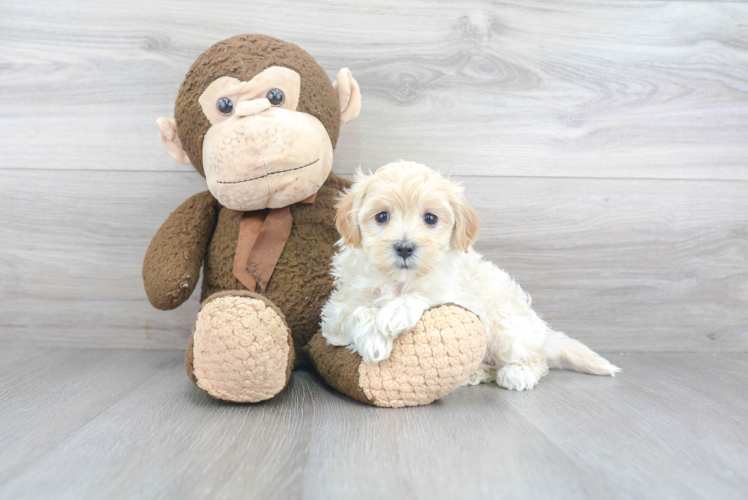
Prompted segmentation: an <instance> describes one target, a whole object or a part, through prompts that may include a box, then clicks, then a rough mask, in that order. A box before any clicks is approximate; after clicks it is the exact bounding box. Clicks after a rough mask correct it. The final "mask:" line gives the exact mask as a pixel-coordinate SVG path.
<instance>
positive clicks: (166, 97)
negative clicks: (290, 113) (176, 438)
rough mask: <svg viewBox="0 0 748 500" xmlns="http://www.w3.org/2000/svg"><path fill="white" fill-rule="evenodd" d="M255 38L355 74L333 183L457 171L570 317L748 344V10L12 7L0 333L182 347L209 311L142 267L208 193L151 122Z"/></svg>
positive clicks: (556, 307)
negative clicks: (172, 225) (162, 235)
mask: <svg viewBox="0 0 748 500" xmlns="http://www.w3.org/2000/svg"><path fill="white" fill-rule="evenodd" d="M244 32H256V33H265V34H269V35H273V36H277V37H279V38H283V39H286V40H288V41H291V42H294V43H297V44H299V45H300V46H302V47H303V48H305V49H306V50H308V51H309V52H310V53H311V54H312V55H313V56H315V57H316V58H317V60H318V61H319V62H320V64H321V65H322V66H323V67H324V68H325V69H326V70H327V71H328V74H329V75H330V77H331V78H332V77H334V76H335V74H336V73H337V70H338V69H339V68H340V67H343V66H347V67H349V68H351V70H352V71H353V73H354V75H355V76H356V78H357V80H358V81H359V83H360V85H361V89H362V92H363V96H364V106H363V111H362V113H361V116H360V118H359V119H358V120H356V121H354V122H352V123H350V124H348V125H347V126H346V127H345V128H344V130H343V132H342V134H341V138H340V140H339V146H338V150H337V151H336V157H335V165H334V170H335V171H336V172H338V173H339V174H342V175H345V176H350V175H351V173H352V172H353V171H354V169H355V168H356V167H357V166H359V165H361V166H363V167H364V168H372V169H375V168H376V167H378V166H381V165H383V164H385V163H388V162H390V161H393V160H397V159H399V158H406V159H410V160H415V161H419V162H422V163H425V164H427V165H429V166H431V167H433V168H436V169H441V170H443V171H445V172H448V173H451V174H452V177H453V178H454V179H456V180H459V181H461V182H463V184H464V185H465V187H466V189H467V192H468V194H469V196H470V199H471V200H472V201H473V203H474V204H475V206H476V207H477V208H478V209H479V211H480V214H481V216H482V218H483V228H482V238H481V240H480V243H479V244H478V245H477V247H478V249H479V250H481V251H482V252H484V253H485V255H486V256H488V257H490V258H491V259H493V260H494V261H495V262H497V263H498V264H499V265H501V266H502V267H504V268H506V269H507V270H508V271H509V272H510V273H512V274H513V275H514V276H515V277H516V278H517V280H518V281H519V282H520V283H521V284H523V286H524V287H525V288H526V290H528V291H529V292H530V293H531V294H532V295H533V297H534V303H535V307H536V309H537V310H538V311H539V312H540V313H541V314H542V315H543V316H544V317H545V318H546V319H547V320H549V321H550V322H551V323H552V324H553V325H554V326H555V327H557V328H558V329H563V330H564V331H566V332H567V333H569V334H571V335H572V336H575V337H577V338H579V339H580V340H583V341H585V342H587V343H589V344H590V345H591V346H593V347H594V348H596V349H600V350H608V351H611V350H622V351H745V350H747V349H748V5H746V4H741V3H729V2H706V1H704V2H700V1H695V2H682V1H677V2H670V1H664V2H649V1H629V0H620V1H607V2H596V1H564V2H559V1H550V0H549V1H537V0H531V1H520V0H517V1H506V2H489V1H482V0H467V1H463V2H453V1H426V0H414V1H410V2H401V1H392V0H386V1H382V2H366V1H350V2H342V1H335V0H329V1H319V2H301V1H297V0H292V1H279V0H275V1H272V2H270V1H255V2H246V1H242V2H229V1H218V2H195V1H181V2H154V1H150V0H148V1H146V0H130V1H128V2H119V3H117V4H114V3H104V4H102V3H99V2H92V1H87V0H82V1H77V2H70V3H65V4H64V5H63V4H58V3H55V2H37V1H25V2H2V4H0V152H1V153H2V154H1V155H0V343H11V342H12V343H23V344H31V345H42V344H53V345H78V346H111V347H136V348H183V347H184V345H185V342H186V339H187V337H188V335H189V333H190V330H191V324H192V322H193V320H194V315H195V312H196V310H197V306H198V303H197V297H193V298H192V299H191V300H190V301H189V302H188V303H187V304H185V305H184V306H182V307H181V308H179V309H177V310H175V311H171V312H161V311H157V310H155V309H153V308H152V307H151V306H150V305H149V304H148V302H147V300H146V297H145V293H144V291H143V287H142V282H141V278H140V269H141V264H142V258H143V254H144V252H145V249H146V247H147V245H148V242H149V241H150V238H151V236H152V235H153V234H154V233H155V231H156V230H157V229H158V227H159V225H160V224H161V222H163V220H164V219H165V218H166V217H167V216H168V214H169V213H170V212H171V211H172V210H173V209H174V208H176V207H177V206H178V205H179V204H180V203H181V202H182V201H183V200H184V199H185V198H187V197H188V196H189V195H191V194H193V193H195V192H198V191H201V190H203V189H204V181H203V180H202V178H201V177H199V176H198V175H197V174H196V173H195V172H194V171H192V170H191V169H190V168H186V167H184V166H182V165H179V164H177V163H175V162H173V161H172V160H171V159H170V158H169V157H168V155H167V154H166V152H165V151H164V150H163V149H162V146H161V144H160V143H159V141H158V139H157V137H156V129H155V119H156V118H158V117H160V116H172V110H173V103H174V99H175V97H176V93H177V89H178V87H179V84H180V82H181V80H182V78H183V77H184V74H185V72H186V71H187V69H188V68H189V66H190V64H191V63H192V62H193V61H194V59H195V58H196V57H197V55H198V54H200V53H201V52H202V51H203V50H205V49H206V48H207V47H209V46H210V45H211V44H212V43H214V42H216V41H218V40H220V39H223V38H227V37H229V36H232V35H234V34H238V33H244Z"/></svg>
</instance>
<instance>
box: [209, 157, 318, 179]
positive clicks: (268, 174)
mask: <svg viewBox="0 0 748 500" xmlns="http://www.w3.org/2000/svg"><path fill="white" fill-rule="evenodd" d="M318 161H319V158H317V159H316V160H314V161H313V162H311V163H307V164H306V165H302V166H300V167H294V168H289V169H286V170H279V171H278V172H269V173H267V174H264V175H260V176H257V177H252V178H251V179H244V180H243V181H216V182H217V183H218V184H241V183H242V182H251V181H257V180H260V179H264V178H265V177H270V176H271V175H278V174H285V173H286V172H293V171H294V170H301V169H302V168H307V167H311V166H312V165H314V164H315V163H317V162H318Z"/></svg>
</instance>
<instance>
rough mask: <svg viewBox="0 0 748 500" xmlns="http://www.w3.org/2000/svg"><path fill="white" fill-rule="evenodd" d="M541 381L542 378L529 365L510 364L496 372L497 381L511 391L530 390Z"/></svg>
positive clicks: (500, 385)
mask: <svg viewBox="0 0 748 500" xmlns="http://www.w3.org/2000/svg"><path fill="white" fill-rule="evenodd" d="M539 381H540V378H538V376H537V375H535V373H533V371H532V370H531V369H530V367H528V366H520V365H508V366H504V367H502V368H500V369H499V371H497V372H496V383H497V384H498V385H499V387H503V388H504V389H509V390H510V391H524V390H525V389H527V390H530V389H532V388H533V387H535V386H536V385H538V382H539Z"/></svg>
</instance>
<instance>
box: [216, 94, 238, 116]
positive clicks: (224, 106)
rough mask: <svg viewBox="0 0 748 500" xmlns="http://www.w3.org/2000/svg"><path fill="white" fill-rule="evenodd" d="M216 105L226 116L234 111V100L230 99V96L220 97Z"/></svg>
mask: <svg viewBox="0 0 748 500" xmlns="http://www.w3.org/2000/svg"><path fill="white" fill-rule="evenodd" d="M216 107H217V108H218V112H219V113H221V114H222V115H225V116H230V115H231V114H233V113H234V101H232V100H231V99H229V98H228V97H221V98H220V99H218V102H216Z"/></svg>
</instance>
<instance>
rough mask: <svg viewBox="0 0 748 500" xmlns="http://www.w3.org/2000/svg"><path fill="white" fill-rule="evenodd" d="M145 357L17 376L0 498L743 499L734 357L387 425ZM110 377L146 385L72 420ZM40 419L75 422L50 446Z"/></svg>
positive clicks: (552, 382) (85, 354) (448, 405)
mask: <svg viewBox="0 0 748 500" xmlns="http://www.w3.org/2000/svg"><path fill="white" fill-rule="evenodd" d="M59 353H65V355H64V356H59ZM92 353H93V354H94V355H92ZM115 354H116V356H118V357H119V359H120V362H118V361H115V358H114V357H113V356H114V355H115ZM148 354H151V355H152V356H156V353H143V352H142V351H134V350H98V351H97V350H78V349H66V348H63V349H60V350H58V357H57V358H55V359H52V358H50V357H47V358H46V359H45V358H43V357H38V358H36V360H35V361H33V362H30V363H29V365H28V366H27V367H26V373H25V374H24V375H20V374H19V377H18V378H17V381H16V382H15V383H14V384H13V388H12V391H13V394H14V397H13V404H10V405H6V404H3V405H0V422H2V423H7V422H24V421H25V420H26V419H28V418H29V416H32V418H34V419H35V424H34V425H35V426H34V428H33V429H31V428H29V426H24V425H21V426H20V427H19V426H14V427H9V426H3V427H2V429H3V430H5V429H12V431H11V432H10V436H11V437H12V438H13V439H15V440H16V441H17V442H23V443H24V445H25V448H24V450H28V449H33V450H36V449H39V448H42V449H44V453H38V454H36V455H34V457H33V459H32V460H27V461H25V462H24V463H23V464H22V466H18V467H16V468H14V469H13V474H12V475H11V474H9V473H8V471H9V469H8V462H7V461H0V477H2V478H6V479H7V480H5V481H0V498H3V499H5V498H13V499H22V498H46V497H51V496H54V497H55V498H133V497H137V498H190V499H191V498H236V497H241V498H285V499H295V498H309V499H316V498H325V499H336V498H362V499H367V498H424V499H427V498H428V499H433V500H438V499H442V498H476V499H478V498H492V499H495V498H511V499H525V498H540V497H549V496H550V497H553V498H580V499H586V498H682V499H691V498H740V497H741V495H742V492H744V491H746V487H748V455H747V454H746V452H745V450H746V449H748V446H747V445H748V433H746V430H745V429H746V425H745V424H746V412H745V410H746V400H748V398H746V396H748V393H747V392H746V391H748V389H747V387H748V385H746V382H748V356H747V355H746V354H734V353H728V354H632V355H624V356H620V357H617V358H616V363H617V364H619V365H621V366H622V367H623V369H624V371H623V372H622V373H621V374H620V375H619V376H618V377H616V378H608V377H594V376H590V375H582V374H578V373H574V372H570V371H560V370H552V371H551V373H549V375H548V376H547V377H545V378H544V379H543V381H542V382H541V384H540V385H539V386H538V387H537V388H536V389H535V390H533V391H529V392H524V393H517V392H512V391H506V390H502V389H499V388H498V387H496V386H495V385H494V384H488V385H482V386H478V387H463V388H460V389H458V390H456V391H455V392H453V393H452V394H450V395H448V396H446V397H445V398H443V399H442V400H440V401H439V402H437V403H435V404H433V405H430V406H426V407H419V408H409V409H398V410H392V409H383V408H374V407H369V406H366V405H363V404H360V403H358V402H355V401H353V400H350V399H347V398H345V397H344V396H342V395H340V394H338V393H336V392H334V391H332V390H331V389H329V388H328V387H326V386H324V385H323V384H322V382H321V381H320V379H319V378H318V377H317V376H316V375H314V374H311V373H308V372H304V371H296V372H295V373H294V375H293V377H292V381H291V384H290V386H289V387H288V388H287V389H286V390H285V391H284V392H282V393H281V394H280V395H279V396H278V397H277V398H276V399H274V400H272V401H268V402H266V403H261V404H256V405H236V404H227V403H221V402H217V401H214V400H211V399H210V398H208V397H207V396H205V395H204V394H203V393H201V392H200V391H199V390H198V389H196V388H194V387H193V386H192V385H191V383H190V382H189V380H188V379H187V378H186V376H185V374H184V370H183V366H182V364H181V353H180V352H163V351H162V352H161V353H160V354H161V355H163V356H162V357H161V358H159V361H158V363H155V364H153V363H151V362H146V363H145V365H144V364H138V362H134V360H137V359H142V358H143V356H144V355H148ZM153 359H155V358H153V357H152V358H151V360H153ZM113 362H114V364H115V365H116V368H115V369H114V370H112V380H113V379H114V375H116V376H117V377H120V378H124V379H125V380H134V379H136V378H138V377H140V376H141V375H139V374H140V372H142V371H143V370H142V368H143V366H148V367H149V368H148V374H147V375H146V374H143V375H142V376H143V379H142V380H141V383H139V385H137V386H136V387H132V388H131V390H129V391H127V392H124V393H121V394H119V397H117V398H116V400H113V401H112V404H109V405H108V406H107V407H106V408H104V409H103V410H102V411H100V412H98V413H97V414H96V415H89V414H88V413H87V412H85V411H78V413H77V414H73V412H72V411H71V408H78V409H79V410H80V409H81V408H82V407H83V406H86V405H82V404H81V398H82V397H84V398H90V399H91V400H97V399H98V400H105V399H107V398H111V394H110V393H111V391H112V380H110V381H109V382H106V383H100V382H99V381H97V380H96V379H97V378H100V377H101V376H104V377H106V376H108V375H107V374H106V370H103V369H102V366H101V365H102V364H106V363H110V364H111V363H113ZM50 366H54V367H55V368H56V369H55V370H51V369H48V368H49V367H50ZM6 374H7V370H4V369H2V368H0V375H6ZM83 386H85V387H88V390H87V391H79V390H71V389H73V388H78V387H83ZM60 387H64V388H66V389H65V390H62V391H59V388H60ZM56 389H57V392H55V390H56ZM2 394H3V395H6V394H8V391H7V389H3V392H2ZM53 394H54V395H55V396H54V397H51V395H53ZM0 397H3V399H2V401H6V399H5V398H4V396H0ZM35 415H40V416H38V417H35ZM47 415H56V416H58V417H59V418H58V419H63V420H66V421H68V422H69V423H72V422H73V421H74V419H75V418H78V425H76V426H73V427H74V430H71V431H70V432H68V433H67V434H65V435H64V436H63V437H62V438H60V439H57V440H56V441H54V442H53V443H50V440H49V437H48V436H49V428H50V427H54V426H55V425H57V420H58V419H50V418H44V417H43V416H47ZM6 432H7V431H6ZM5 451H6V450H5V449H2V452H5ZM0 453H1V452H0Z"/></svg>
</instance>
